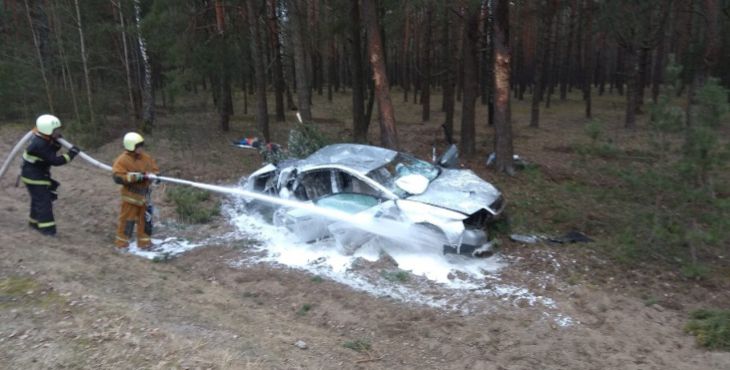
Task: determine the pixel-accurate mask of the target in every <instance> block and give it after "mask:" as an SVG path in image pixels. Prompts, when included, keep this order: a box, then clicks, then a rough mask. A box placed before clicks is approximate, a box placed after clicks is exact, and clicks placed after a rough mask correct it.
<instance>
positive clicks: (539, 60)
mask: <svg viewBox="0 0 730 370" xmlns="http://www.w3.org/2000/svg"><path fill="white" fill-rule="evenodd" d="M550 8H551V6H550V5H548V6H547V7H543V9H542V11H541V13H542V17H541V21H540V27H539V29H540V32H538V35H542V37H540V36H538V38H537V48H536V49H537V50H536V52H535V71H534V76H535V77H534V82H533V88H532V108H531V111H530V127H534V128H537V127H540V100H541V99H542V94H543V90H544V83H543V80H544V78H543V77H544V73H545V68H544V62H545V58H546V56H547V51H546V49H547V45H548V43H549V42H550V21H549V20H550V19H552V14H551V13H552V12H551V11H550Z"/></svg>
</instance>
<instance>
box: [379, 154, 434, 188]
mask: <svg viewBox="0 0 730 370" xmlns="http://www.w3.org/2000/svg"><path fill="white" fill-rule="evenodd" d="M413 174H415V175H421V176H424V177H425V178H427V179H428V182H429V183H430V182H431V181H433V179H435V178H436V177H437V176H438V175H439V169H438V167H436V166H434V165H432V164H431V163H428V162H426V161H422V160H420V159H418V158H415V157H412V156H410V155H406V154H403V153H399V154H398V155H397V156H396V157H395V159H393V160H392V161H391V162H389V163H388V164H386V165H385V166H383V167H380V168H378V169H375V170H373V171H370V172H369V173H368V177H370V178H371V179H373V180H375V181H377V182H378V183H380V184H381V185H383V186H384V187H386V188H387V189H388V190H390V191H391V192H393V193H394V194H396V195H398V197H401V198H402V197H405V196H407V195H408V193H406V192H405V191H404V190H403V189H400V188H399V187H397V186H396V185H395V181H396V180H397V179H398V178H400V177H403V176H405V175H413Z"/></svg>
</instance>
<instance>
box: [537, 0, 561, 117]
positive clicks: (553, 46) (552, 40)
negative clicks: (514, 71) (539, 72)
mask: <svg viewBox="0 0 730 370" xmlns="http://www.w3.org/2000/svg"><path fill="white" fill-rule="evenodd" d="M559 6H560V4H559V0H549V3H548V13H549V14H550V18H548V26H547V29H546V31H547V37H548V40H549V44H548V45H546V46H547V48H546V49H545V63H546V66H545V72H544V73H545V78H544V80H545V84H544V85H543V89H542V91H543V93H546V94H545V95H546V96H545V108H550V103H551V98H552V95H553V90H554V89H553V86H554V85H553V74H554V73H553V72H554V71H553V69H554V68H553V66H554V65H555V63H554V59H555V55H556V54H557V53H556V51H557V49H558V48H557V39H558V36H557V34H558V29H559V28H560V22H559V21H558V19H557V18H558V17H557V11H558V7H559ZM541 98H542V97H541Z"/></svg>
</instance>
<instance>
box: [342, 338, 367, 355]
mask: <svg viewBox="0 0 730 370" xmlns="http://www.w3.org/2000/svg"><path fill="white" fill-rule="evenodd" d="M342 346H343V347H345V348H348V349H351V350H353V351H356V352H367V351H369V350H370V349H371V348H372V346H371V345H370V342H369V341H368V340H367V339H355V340H348V341H347V342H345V343H343V344H342Z"/></svg>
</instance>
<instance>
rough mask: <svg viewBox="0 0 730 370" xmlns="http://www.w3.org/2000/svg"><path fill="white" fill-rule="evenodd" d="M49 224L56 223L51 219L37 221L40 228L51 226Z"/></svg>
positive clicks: (54, 224)
mask: <svg viewBox="0 0 730 370" xmlns="http://www.w3.org/2000/svg"><path fill="white" fill-rule="evenodd" d="M51 226H56V223H55V222H54V221H51V222H39V223H38V227H39V228H41V229H43V228H46V227H51Z"/></svg>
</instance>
